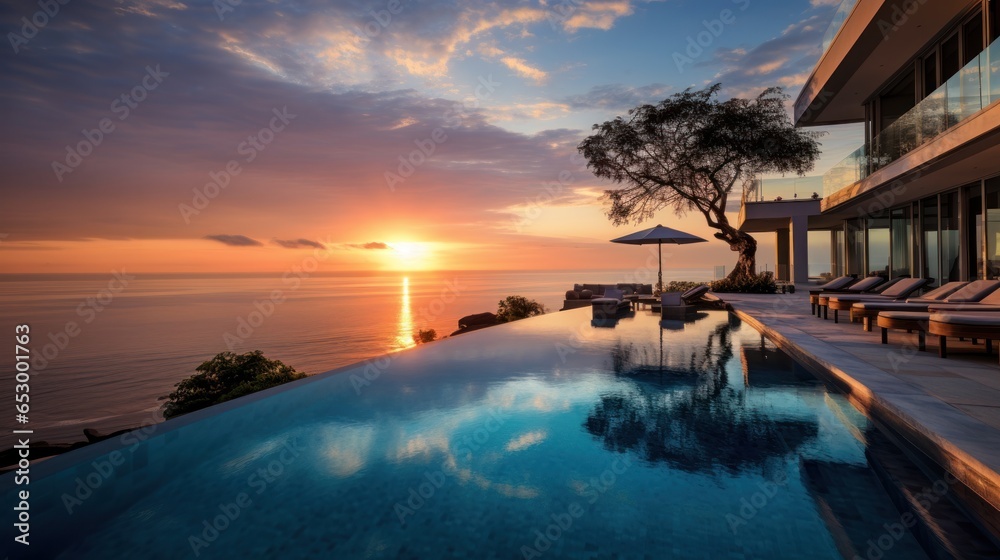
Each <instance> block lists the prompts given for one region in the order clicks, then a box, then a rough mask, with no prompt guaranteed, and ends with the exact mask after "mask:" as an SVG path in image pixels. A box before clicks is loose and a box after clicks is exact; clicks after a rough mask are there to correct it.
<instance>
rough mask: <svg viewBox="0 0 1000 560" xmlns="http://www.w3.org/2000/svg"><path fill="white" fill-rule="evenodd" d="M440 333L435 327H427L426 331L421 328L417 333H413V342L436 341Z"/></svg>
mask: <svg viewBox="0 0 1000 560" xmlns="http://www.w3.org/2000/svg"><path fill="white" fill-rule="evenodd" d="M437 336H438V333H437V331H435V330H434V329H427V330H426V331H425V330H423V329H420V330H419V331H417V333H416V334H414V335H413V342H416V343H417V344H421V343H423V342H434V341H435V340H437Z"/></svg>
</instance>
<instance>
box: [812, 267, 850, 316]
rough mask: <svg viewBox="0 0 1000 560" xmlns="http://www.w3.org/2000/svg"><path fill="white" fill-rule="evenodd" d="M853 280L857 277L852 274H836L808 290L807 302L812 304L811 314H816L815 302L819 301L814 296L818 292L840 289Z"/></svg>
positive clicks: (817, 294)
mask: <svg viewBox="0 0 1000 560" xmlns="http://www.w3.org/2000/svg"><path fill="white" fill-rule="evenodd" d="M855 280H857V278H855V277H854V276H838V277H837V278H834V279H833V280H830V281H829V282H827V283H826V284H822V285H820V286H816V287H815V288H813V289H811V290H809V303H811V304H812V313H813V315H815V314H816V304H817V303H818V302H819V299H818V298H815V297H814V296H819V294H820V293H822V292H833V291H837V290H841V289H843V288H846V287H847V286H849V285H851V283H853V282H854V281H855Z"/></svg>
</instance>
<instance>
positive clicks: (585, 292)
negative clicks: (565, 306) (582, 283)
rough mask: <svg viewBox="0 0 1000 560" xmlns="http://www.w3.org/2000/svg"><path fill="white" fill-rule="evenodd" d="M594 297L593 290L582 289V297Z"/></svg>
mask: <svg viewBox="0 0 1000 560" xmlns="http://www.w3.org/2000/svg"><path fill="white" fill-rule="evenodd" d="M592 297H594V292H592V291H591V290H580V299H590V298H592Z"/></svg>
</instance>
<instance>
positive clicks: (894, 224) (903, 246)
mask: <svg viewBox="0 0 1000 560" xmlns="http://www.w3.org/2000/svg"><path fill="white" fill-rule="evenodd" d="M890 220H891V223H890V226H889V229H890V232H889V234H890V237H891V244H892V257H891V258H892V268H891V269H890V270H889V277H890V278H896V277H897V276H912V275H913V270H912V269H911V267H910V255H911V254H912V250H911V244H912V241H913V229H912V225H911V224H910V209H909V208H896V209H895V210H893V211H892V214H890Z"/></svg>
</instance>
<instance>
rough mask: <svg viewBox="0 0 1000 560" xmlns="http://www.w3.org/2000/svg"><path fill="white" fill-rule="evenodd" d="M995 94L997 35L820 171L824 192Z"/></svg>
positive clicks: (999, 55)
mask: <svg viewBox="0 0 1000 560" xmlns="http://www.w3.org/2000/svg"><path fill="white" fill-rule="evenodd" d="M997 99H1000V40H996V41H994V42H993V43H992V44H991V45H990V46H989V47H987V48H986V50H984V51H983V52H981V53H979V56H977V57H976V58H974V59H972V60H971V61H969V63H968V64H966V65H965V67H963V68H962V69H961V70H959V71H958V73H957V74H955V75H954V76H952V77H951V78H949V79H948V81H947V82H945V83H944V84H942V85H941V87H939V88H937V89H936V90H934V91H933V92H932V93H931V94H930V95H928V96H927V97H925V98H924V99H923V100H922V101H920V103H917V104H916V106H914V107H913V108H912V109H910V110H909V111H907V112H906V113H904V114H903V116H901V117H899V118H898V119H896V121H894V122H893V123H892V124H891V125H889V126H887V127H886V128H885V129H884V130H882V132H880V133H879V134H878V135H877V136H876V137H875V138H874V139H873V140H872V143H871V145H870V146H861V147H860V148H858V149H857V150H855V151H854V152H853V153H851V154H850V155H849V156H847V157H846V158H844V159H843V160H841V161H840V163H838V164H837V165H835V166H833V167H832V168H831V169H830V170H829V171H827V172H826V173H825V174H824V175H823V196H824V197H826V196H829V195H831V194H833V193H835V192H837V191H839V190H840V189H843V188H845V187H848V186H850V185H852V184H854V183H856V182H858V181H860V180H862V179H864V178H865V177H867V176H868V175H870V174H871V173H874V172H875V171H878V170H879V169H881V168H882V167H885V166H886V165H888V164H890V163H892V162H894V161H896V160H897V159H899V158H900V157H902V156H903V155H905V154H907V153H909V152H910V151H912V150H914V149H916V148H918V147H920V146H922V145H924V144H926V143H927V142H930V141H931V140H933V139H934V138H935V137H937V136H938V135H939V134H941V133H942V132H944V131H946V130H948V129H949V128H951V127H953V126H955V125H957V124H958V123H960V122H962V121H964V120H966V119H968V118H969V117H972V116H973V115H975V114H976V113H978V112H979V111H981V110H982V109H983V108H985V107H986V106H988V105H989V104H990V103H992V102H994V101H996V100H997Z"/></svg>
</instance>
